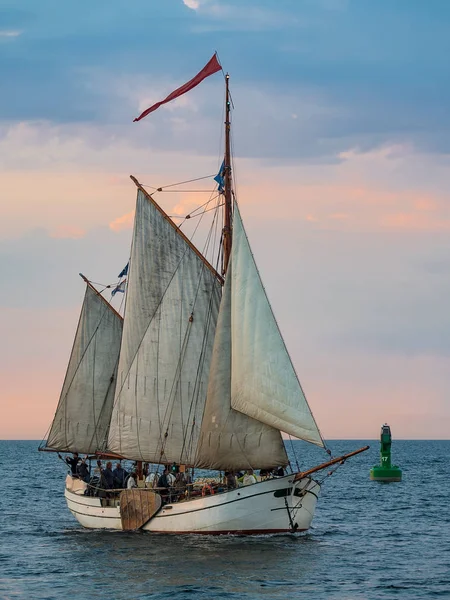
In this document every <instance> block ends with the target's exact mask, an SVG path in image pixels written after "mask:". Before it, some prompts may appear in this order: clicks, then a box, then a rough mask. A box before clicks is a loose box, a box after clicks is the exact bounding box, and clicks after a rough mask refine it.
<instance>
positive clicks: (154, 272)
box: [108, 189, 221, 464]
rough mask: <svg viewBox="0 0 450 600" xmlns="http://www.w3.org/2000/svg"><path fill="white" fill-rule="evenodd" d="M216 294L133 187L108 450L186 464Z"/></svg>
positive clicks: (199, 407) (206, 272)
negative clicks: (133, 213)
mask: <svg viewBox="0 0 450 600" xmlns="http://www.w3.org/2000/svg"><path fill="white" fill-rule="evenodd" d="M220 295H221V285H220V283H219V281H218V279H217V278H216V277H215V275H214V274H213V273H212V272H211V270H210V269H209V268H208V267H207V265H206V264H205V261H204V260H202V259H201V257H200V256H199V254H198V253H197V252H195V251H194V250H193V248H192V247H191V246H190V245H189V243H188V242H187V241H186V239H185V238H184V237H183V236H182V235H181V234H180V232H179V231H178V230H177V229H176V228H175V227H174V225H173V223H171V222H170V221H169V220H168V218H167V216H166V215H165V214H164V213H163V212H162V211H161V209H159V207H157V205H155V203H154V202H153V200H152V198H151V197H148V196H147V195H146V194H145V193H144V192H143V191H142V190H141V189H139V191H138V197H137V204H136V216H135V225H134V234H133V244H132V251H131V260H130V269H129V278H128V291H127V299H126V307H125V320H124V331H123V339H122V347H121V351H120V361H119V369H118V385H117V389H116V396H115V400H114V409H113V415H112V419H111V427H110V432H109V440H108V448H109V449H110V450H112V451H114V452H118V453H119V454H121V455H123V456H126V457H127V458H130V459H134V460H144V461H148V462H156V463H159V462H172V461H176V462H181V463H185V464H192V461H193V454H194V452H195V448H196V445H197V441H198V435H199V428H200V423H201V416H202V413H203V408H204V403H205V397H206V389H207V383H208V373H209V366H210V360H211V353H212V345H213V339H214V333H215V328H216V322H217V315H218V310H219V302H220Z"/></svg>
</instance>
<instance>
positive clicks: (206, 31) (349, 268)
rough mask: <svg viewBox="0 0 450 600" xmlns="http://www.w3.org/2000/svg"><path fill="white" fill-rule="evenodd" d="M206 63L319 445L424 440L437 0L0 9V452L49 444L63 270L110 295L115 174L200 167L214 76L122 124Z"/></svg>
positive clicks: (441, 14)
mask: <svg viewBox="0 0 450 600" xmlns="http://www.w3.org/2000/svg"><path fill="white" fill-rule="evenodd" d="M215 50H217V51H218V54H219V58H220V61H221V63H222V65H223V67H224V69H225V70H227V71H229V72H230V74H231V90H232V97H233V103H234V111H233V151H234V160H235V165H234V167H235V168H234V174H235V177H236V181H237V197H238V200H239V202H240V207H241V213H242V216H243V219H244V221H245V225H246V229H247V232H248V235H249V238H250V242H251V244H252V248H253V251H254V254H255V258H256V262H257V264H258V267H259V269H260V272H261V275H262V278H263V281H264V284H265V287H266V290H267V293H268V296H269V298H270V301H271V304H272V307H273V309H274V312H275V314H276V317H277V320H278V323H279V325H280V328H281V331H282V332H283V335H284V337H285V340H286V344H287V346H288V348H289V351H290V353H291V356H292V359H293V362H294V365H295V367H296V369H297V371H298V374H299V376H300V380H301V382H302V385H303V387H304V390H305V393H306V395H307V397H308V400H309V402H310V405H311V408H312V410H313V413H314V415H315V417H316V419H317V421H318V424H319V427H320V429H321V431H322V433H323V435H324V437H325V438H326V439H327V438H340V439H345V438H359V439H367V438H376V437H378V435H379V429H380V426H381V425H382V424H383V423H384V422H388V423H389V424H390V425H391V428H392V432H393V436H394V437H396V438H407V439H412V438H425V439H428V438H438V439H444V438H445V439H448V438H449V434H450V335H449V332H450V310H449V298H450V168H449V167H450V154H449V153H450V110H449V106H450V83H449V78H448V73H449V68H450V64H449V63H450V58H449V57H450V3H448V2H447V1H446V0H436V1H435V2H433V3H432V5H431V4H429V3H426V2H422V1H421V0H397V1H396V2H392V1H391V0H379V1H377V2H374V1H373V0H280V1H279V2H273V1H271V0H258V2H253V1H251V0H184V2H183V1H182V0H168V1H164V2H148V0H134V1H133V2H128V1H125V0H116V1H115V2H111V3H104V2H88V1H87V0H80V1H78V2H76V3H75V2H74V3H72V2H70V3H61V2H60V1H56V0H44V1H43V2H36V0H23V1H22V2H20V3H17V1H15V0H3V1H2V2H1V3H0V65H1V73H2V91H1V94H0V192H1V193H0V202H1V209H2V219H1V220H0V248H1V264H2V268H3V270H4V271H3V274H2V278H1V291H2V293H1V295H0V302H1V304H2V306H1V311H0V323H1V331H2V338H3V343H2V345H1V348H0V377H1V381H2V386H1V405H2V419H1V422H0V438H9V439H25V438H30V439H41V438H43V437H44V435H45V433H46V430H47V428H48V426H49V425H50V422H51V420H52V418H53V414H54V411H55V409H56V404H57V401H58V398H59V393H60V388H61V385H62V382H63V379H64V375H65V369H66V365H67V360H68V357H69V354H70V350H71V346H72V342H73V336H74V332H75V328H76V324H77V320H78V314H79V310H80V306H81V301H82V298H83V294H84V285H83V282H82V281H81V279H80V278H79V277H78V273H79V272H82V273H85V274H86V275H87V276H88V277H89V278H90V279H92V280H93V281H98V282H114V281H116V279H117V277H116V276H117V274H118V273H119V271H120V270H121V269H122V268H123V266H124V265H125V264H126V262H127V260H128V257H129V245H130V240H131V228H132V223H133V221H132V220H133V211H134V202H135V197H136V190H135V186H134V184H133V183H132V182H131V181H130V179H129V175H130V174H133V175H135V176H136V177H137V178H138V179H139V180H140V181H141V182H143V183H145V184H148V185H150V186H153V187H155V188H156V187H159V186H161V185H165V184H169V183H173V182H176V181H182V180H186V179H191V178H195V177H202V176H204V175H208V174H213V173H216V172H217V170H218V167H219V165H220V163H221V161H222V155H223V150H222V144H223V134H222V127H223V95H224V85H223V78H222V76H221V74H220V73H219V74H216V75H214V76H212V77H210V78H209V79H207V80H206V81H205V82H203V83H202V84H201V85H200V86H199V87H198V88H196V89H195V90H193V91H191V92H190V93H189V94H188V95H186V96H184V97H182V98H180V99H178V100H176V101H174V102H173V103H171V104H169V105H166V106H164V107H161V108H160V109H159V110H158V111H156V112H155V113H153V114H152V115H150V116H149V117H147V118H146V119H144V120H143V121H142V122H139V123H133V122H132V120H133V118H134V117H136V116H137V115H138V114H139V113H140V112H141V111H142V110H143V109H145V108H147V107H148V106H149V105H150V104H152V103H153V102H156V101H158V100H161V99H163V98H164V97H165V96H166V95H167V94H168V93H169V92H171V91H172V90H173V89H175V88H176V87H178V86H179V85H181V84H182V83H184V82H185V81H187V80H188V79H190V78H191V77H192V76H193V75H194V74H195V73H196V72H197V71H199V70H200V69H201V68H202V67H203V66H204V64H205V63H206V62H207V61H208V60H209V58H210V57H211V55H212V54H213V52H214V51H215ZM196 185H197V184H196ZM198 185H199V188H200V187H201V188H204V189H213V186H214V182H213V181H212V180H211V181H206V182H201V183H199V184H198ZM155 199H156V200H157V201H159V202H160V203H161V204H162V206H163V207H164V209H165V210H166V211H167V212H168V213H169V214H171V215H183V214H186V213H187V212H189V211H190V210H192V209H193V208H195V207H196V206H198V205H200V204H202V203H203V202H204V201H205V195H204V194H202V193H198V195H196V194H187V193H185V194H183V193H167V194H162V193H161V194H159V195H156V196H155ZM5 270H6V272H5Z"/></svg>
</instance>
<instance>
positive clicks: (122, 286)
mask: <svg viewBox="0 0 450 600" xmlns="http://www.w3.org/2000/svg"><path fill="white" fill-rule="evenodd" d="M127 266H128V265H127ZM126 282H127V280H126V279H124V280H123V281H121V282H120V283H119V285H118V286H117V287H115V288H114V289H113V291H112V292H111V296H115V295H116V294H117V292H122V294H124V293H125V284H126Z"/></svg>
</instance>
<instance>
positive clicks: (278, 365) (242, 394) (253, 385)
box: [231, 205, 324, 446]
mask: <svg viewBox="0 0 450 600" xmlns="http://www.w3.org/2000/svg"><path fill="white" fill-rule="evenodd" d="M231 260H232V264H233V270H232V282H231V290H232V291H231V330H232V331H231V335H232V341H233V352H232V387H231V399H232V400H231V406H232V407H233V408H234V409H235V410H238V411H240V412H242V413H244V414H246V415H248V416H250V417H253V418H254V419H256V420H258V421H261V422H262V423H266V424H267V425H270V426H272V427H275V428H276V429H279V430H280V431H284V432H286V433H289V434H291V435H293V436H296V437H298V438H300V439H302V440H305V441H307V442H311V443H313V444H317V445H318V446H323V445H324V444H323V440H322V437H321V435H320V432H319V429H318V427H317V425H316V422H315V420H314V417H313V415H312V413H311V410H310V408H309V406H308V403H307V400H306V398H305V395H304V393H303V390H302V388H301V386H300V383H299V380H298V378H297V375H296V373H295V370H294V367H293V365H292V362H291V359H290V357H289V354H288V351H287V349H286V346H285V344H284V341H283V338H282V336H281V333H280V331H279V329H278V325H277V323H276V321H275V317H274V315H273V313H272V309H271V307H270V304H269V301H268V299H267V296H266V293H265V290H264V287H263V285H262V282H261V279H260V276H259V273H258V269H257V267H256V264H255V261H254V258H253V255H252V252H251V249H250V245H249V243H248V239H247V236H246V233H245V230H244V227H243V224H242V220H241V216H240V214H239V209H238V208H237V205H236V207H235V211H234V217H233V248H232V254H231Z"/></svg>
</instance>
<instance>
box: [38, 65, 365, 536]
mask: <svg viewBox="0 0 450 600" xmlns="http://www.w3.org/2000/svg"><path fill="white" fill-rule="evenodd" d="M210 62H211V61H210ZM208 64H209V63H208ZM207 66H208V65H207ZM205 68H206V67H205ZM194 79H195V78H194ZM192 81H194V80H192ZM225 87H226V90H225V95H226V99H225V117H226V118H225V152H224V161H223V165H222V168H221V172H220V178H219V182H220V183H219V190H220V194H219V200H218V202H217V205H216V208H215V211H216V213H215V214H217V215H221V217H220V218H222V235H221V240H220V243H219V244H218V253H217V264H216V267H214V266H213V265H212V264H211V262H210V261H209V260H207V258H206V257H205V256H204V255H203V254H202V253H201V252H200V251H199V250H198V249H197V248H196V247H195V246H194V245H193V243H192V241H191V240H190V239H188V237H187V236H186V235H185V234H184V233H183V232H182V231H181V229H180V227H179V226H178V225H177V224H176V223H175V222H174V221H173V220H172V218H171V217H169V216H168V215H167V214H166V213H165V211H164V210H163V209H162V208H161V206H159V205H158V204H157V202H156V201H155V199H154V198H153V195H154V194H153V195H152V194H150V193H149V192H148V191H147V190H146V189H145V188H144V187H143V186H142V185H141V184H140V183H139V182H138V181H137V179H135V178H134V177H131V179H132V180H133V182H134V183H135V185H136V187H137V201H136V211H135V220H134V229H133V237H132V244H131V254H130V261H129V268H128V273H127V289H126V301H125V309H124V316H123V318H122V316H121V315H120V314H119V313H118V312H116V310H115V309H114V308H113V307H112V306H111V304H110V303H109V302H108V301H107V300H106V299H105V298H104V296H103V295H102V294H101V293H100V292H99V291H98V290H97V289H96V288H95V287H94V286H93V285H92V283H91V282H90V281H89V280H87V279H86V278H84V280H85V282H86V293H85V297H84V302H83V307H82V310H81V315H80V320H79V324H78V328H77V332H76V335H75V341H74V345H73V349H72V353H71V356H70V360H69V364H68V368H67V373H66V377H65V380H64V384H63V388H62V391H61V396H60V400H59V403H58V406H57V410H56V414H55V417H54V420H53V423H52V425H51V428H50V432H49V435H48V437H47V439H46V441H45V443H44V444H43V447H42V448H41V449H42V450H48V451H57V452H72V453H75V452H77V453H85V454H86V455H89V456H91V457H97V458H105V457H115V458H117V459H118V460H122V459H126V460H131V461H136V465H137V468H138V471H139V472H141V471H142V463H149V464H150V463H151V464H153V465H170V464H172V463H176V464H177V465H181V467H180V468H181V469H182V470H184V471H185V472H186V473H190V475H191V477H193V479H192V483H191V484H190V485H189V486H188V488H187V491H186V492H185V493H184V494H183V495H182V496H179V495H178V496H170V495H169V496H167V495H166V496H164V494H162V490H160V489H159V488H158V487H156V488H149V489H147V488H145V487H143V479H142V478H141V479H140V481H138V483H139V485H138V487H137V488H135V489H123V490H122V489H121V490H102V489H100V490H99V485H98V484H96V485H93V484H90V483H86V482H85V481H83V480H81V479H80V478H78V477H76V476H74V475H72V474H69V475H67V477H66V485H65V498H66V501H67V505H68V508H69V510H70V511H71V513H72V514H73V515H74V516H75V517H76V519H77V520H78V521H79V523H80V524H81V525H83V526H84V527H87V528H100V529H117V530H133V529H143V530H145V531H150V532H158V533H193V534H268V533H286V532H301V531H305V530H307V529H308V528H309V526H310V524H311V521H312V519H313V516H314V511H315V506H316V502H317V499H318V496H319V492H320V483H319V481H318V480H317V479H314V477H313V475H314V473H315V472H318V471H320V470H322V469H325V468H327V467H328V466H329V465H332V464H337V463H341V462H342V461H345V460H346V459H347V458H348V457H349V456H352V455H354V454H357V453H359V452H362V451H364V450H365V449H367V447H366V448H361V449H359V450H356V451H355V452H352V453H350V454H347V455H344V456H340V457H337V458H334V459H329V460H327V461H325V462H324V463H323V464H321V465H318V466H316V467H314V468H312V469H309V470H308V471H304V472H300V471H299V470H298V469H297V470H295V469H291V471H292V472H291V473H289V474H287V475H283V476H273V477H268V478H261V481H257V483H254V484H252V485H245V486H240V487H236V488H234V489H228V488H227V487H226V486H221V485H218V486H216V493H214V494H211V493H206V492H211V491H213V490H212V489H211V486H209V485H207V486H203V488H202V489H201V490H200V488H198V486H197V484H196V480H195V477H194V475H195V472H194V469H195V470H197V473H198V470H199V469H207V470H210V471H211V470H212V471H219V472H220V473H223V472H226V471H228V472H232V473H235V472H237V471H245V470H248V469H253V470H258V469H259V470H263V471H269V470H270V471H272V469H273V468H274V467H286V466H287V465H289V459H288V456H287V453H286V448H285V445H284V442H283V437H282V432H284V433H285V434H289V435H290V436H295V437H297V438H299V439H301V440H304V441H306V442H310V443H312V444H315V445H317V446H321V447H325V444H324V441H323V438H322V436H321V433H320V431H319V428H318V426H317V424H316V421H315V419H314V417H313V414H312V412H311V410H310V407H309V404H308V402H307V400H306V397H305V394H304V392H303V389H302V387H301V385H300V382H299V379H298V377H297V374H296V371H295V369H294V366H293V364H292V361H291V359H290V356H289V353H288V351H287V348H286V346H285V343H284V340H283V338H282V335H281V333H280V330H279V328H278V325H277V322H276V320H275V317H274V314H273V312H272V309H271V306H270V304H269V301H268V298H267V295H266V292H265V289H264V287H263V284H262V281H261V278H260V275H259V272H258V269H257V267H256V263H255V260H254V257H253V253H252V251H251V248H250V244H249V240H248V238H247V235H246V232H245V229H244V225H243V221H242V218H241V214H240V211H239V207H238V203H237V200H236V197H235V193H234V190H233V177H232V171H231V164H232V161H231V144H230V125H231V119H230V111H231V102H230V92H229V76H228V74H227V75H226V76H225ZM180 89H182V88H180ZM189 89H190V88H189ZM172 96H173V95H172ZM169 98H170V97H169ZM149 111H150V109H149ZM218 218H219V216H218ZM328 458H329V457H328ZM141 477H142V476H141ZM205 488H206V489H205ZM196 490H197V491H196Z"/></svg>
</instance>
